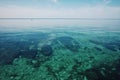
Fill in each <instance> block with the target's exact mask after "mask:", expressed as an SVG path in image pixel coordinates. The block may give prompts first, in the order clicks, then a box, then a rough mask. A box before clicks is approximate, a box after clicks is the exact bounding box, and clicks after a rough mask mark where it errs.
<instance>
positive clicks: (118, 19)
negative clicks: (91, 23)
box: [0, 17, 120, 20]
mask: <svg viewBox="0 0 120 80" xmlns="http://www.w3.org/2000/svg"><path fill="white" fill-rule="evenodd" d="M0 19H84V20H87V19H89V20H120V18H59V17H58V18H35V17H33V18H29V17H28V18H19V17H18V18H0Z"/></svg>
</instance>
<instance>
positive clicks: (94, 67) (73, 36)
mask: <svg viewBox="0 0 120 80" xmlns="http://www.w3.org/2000/svg"><path fill="white" fill-rule="evenodd" d="M0 80H120V32H119V31H102V30H80V29H76V30H75V29H68V28H67V29H61V30H58V29H53V30H48V31H47V30H40V31H39V30H38V31H35V32H34V31H33V32H29V31H27V32H22V33H21V32H19V33H13V32H10V33H7V32H4V33H3V32H1V33H0Z"/></svg>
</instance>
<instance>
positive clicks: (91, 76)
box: [85, 69, 106, 80]
mask: <svg viewBox="0 0 120 80" xmlns="http://www.w3.org/2000/svg"><path fill="white" fill-rule="evenodd" d="M85 75H86V77H87V79H88V80H106V79H105V78H104V76H103V75H102V74H101V73H100V70H98V69H88V70H86V72H85Z"/></svg>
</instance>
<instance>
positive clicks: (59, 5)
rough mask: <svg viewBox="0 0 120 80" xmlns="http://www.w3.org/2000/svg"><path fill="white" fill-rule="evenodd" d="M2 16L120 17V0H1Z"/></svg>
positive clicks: (0, 12) (0, 14)
mask: <svg viewBox="0 0 120 80" xmlns="http://www.w3.org/2000/svg"><path fill="white" fill-rule="evenodd" d="M0 18H114V19H120V0H0Z"/></svg>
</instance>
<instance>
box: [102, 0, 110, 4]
mask: <svg viewBox="0 0 120 80" xmlns="http://www.w3.org/2000/svg"><path fill="white" fill-rule="evenodd" d="M103 1H104V3H105V4H109V3H111V0H103Z"/></svg>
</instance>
